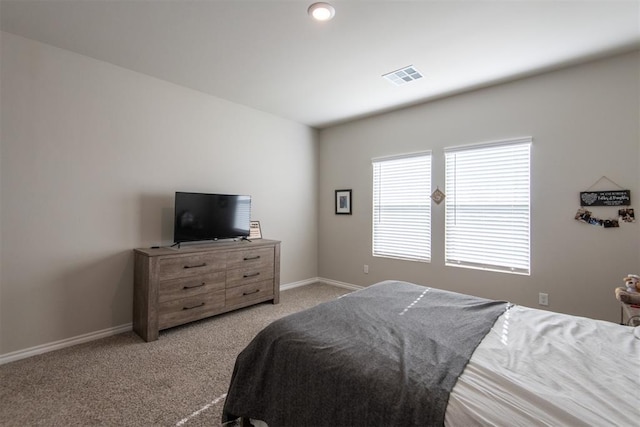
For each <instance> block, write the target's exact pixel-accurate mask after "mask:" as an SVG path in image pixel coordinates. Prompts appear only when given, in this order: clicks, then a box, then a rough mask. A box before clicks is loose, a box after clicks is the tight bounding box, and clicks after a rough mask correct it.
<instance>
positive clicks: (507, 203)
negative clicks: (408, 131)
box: [445, 137, 531, 274]
mask: <svg viewBox="0 0 640 427" xmlns="http://www.w3.org/2000/svg"><path fill="white" fill-rule="evenodd" d="M530 147H531V138H530V137H528V138H521V139H517V140H509V141H499V142H494V143H487V144H479V145H473V146H465V147H453V148H448V149H445V159H446V165H445V167H446V172H445V173H446V195H447V197H446V199H445V211H446V213H445V262H446V264H447V265H454V266H461V267H471V268H479V269H486V270H493V271H503V272H512V273H520V274H529V273H530V271H529V263H530V259H529V258H530V257H529V253H530V237H529V229H530V204H529V192H530V190H529V187H530V185H529V182H530V180H529V175H530V173H529V170H530Z"/></svg>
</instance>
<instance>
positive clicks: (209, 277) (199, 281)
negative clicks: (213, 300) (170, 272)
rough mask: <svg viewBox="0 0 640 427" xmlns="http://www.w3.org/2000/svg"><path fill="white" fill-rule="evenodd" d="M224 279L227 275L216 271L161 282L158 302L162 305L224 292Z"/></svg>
mask: <svg viewBox="0 0 640 427" xmlns="http://www.w3.org/2000/svg"><path fill="white" fill-rule="evenodd" d="M226 277H227V275H226V273H225V272H224V271H218V272H216V273H210V274H202V275H199V276H192V277H187V278H185V279H173V280H165V281H162V282H160V284H159V286H158V301H159V302H161V303H162V302H166V301H171V300H174V299H178V298H186V297H190V296H194V295H199V294H205V293H208V292H214V291H220V290H224V284H225V280H226Z"/></svg>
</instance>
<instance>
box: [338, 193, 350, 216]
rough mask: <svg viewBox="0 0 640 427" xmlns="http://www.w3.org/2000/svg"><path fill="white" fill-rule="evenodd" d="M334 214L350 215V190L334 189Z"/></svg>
mask: <svg viewBox="0 0 640 427" xmlns="http://www.w3.org/2000/svg"><path fill="white" fill-rule="evenodd" d="M336 215H351V190H336Z"/></svg>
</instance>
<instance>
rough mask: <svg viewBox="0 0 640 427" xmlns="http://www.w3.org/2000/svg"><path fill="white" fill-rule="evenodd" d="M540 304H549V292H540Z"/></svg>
mask: <svg viewBox="0 0 640 427" xmlns="http://www.w3.org/2000/svg"><path fill="white" fill-rule="evenodd" d="M538 304H540V305H549V294H545V293H543V292H540V293H539V294H538Z"/></svg>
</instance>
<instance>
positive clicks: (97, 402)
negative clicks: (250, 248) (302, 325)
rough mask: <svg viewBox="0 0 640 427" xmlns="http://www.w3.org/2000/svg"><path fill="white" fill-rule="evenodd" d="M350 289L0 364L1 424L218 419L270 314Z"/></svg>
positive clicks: (299, 293)
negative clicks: (145, 336) (238, 366)
mask: <svg viewBox="0 0 640 427" xmlns="http://www.w3.org/2000/svg"><path fill="white" fill-rule="evenodd" d="M348 292H350V291H349V290H347V289H342V288H338V287H334V286H329V285H325V284H313V285H308V286H303V287H299V288H294V289H290V290H287V291H284V292H281V297H280V304H277V305H273V304H271V303H264V304H260V305H257V306H254V307H249V308H246V309H241V310H238V311H234V312H231V313H227V314H224V315H220V316H216V317H212V318H209V319H205V320H201V321H198V322H194V323H191V324H188V325H185V326H180V327H176V328H172V329H169V330H166V331H162V332H161V333H160V339H159V340H158V341H155V342H151V343H145V342H144V341H143V340H142V339H140V338H139V337H138V336H137V335H136V334H135V333H133V332H126V333H123V334H119V335H115V336H112V337H108V338H104V339H100V340H97V341H93V342H90V343H85V344H80V345H76V346H73V347H69V348H65V349H62V350H58V351H53V352H50V353H46V354H42V355H38V356H34V357H31V358H28V359H23V360H18V361H15V362H12V363H8V364H5V365H2V366H0V425H1V426H176V425H184V426H220V419H221V414H222V406H223V405H224V395H225V393H226V392H227V387H228V385H229V381H230V379H231V373H232V371H233V365H234V362H235V358H236V356H237V355H238V353H239V352H240V351H242V349H243V348H244V347H245V346H246V345H247V344H248V343H249V341H251V339H252V338H253V337H254V336H255V335H256V333H258V332H259V331H260V330H261V329H262V328H264V327H265V326H267V325H268V324H269V323H271V322H272V321H274V320H276V319H278V318H280V317H282V316H285V315H288V314H291V313H295V312H297V311H300V310H303V309H305V308H309V307H312V306H314V305H317V304H319V303H321V302H324V301H328V300H331V299H334V298H337V297H339V296H340V295H343V294H346V293H348Z"/></svg>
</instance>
